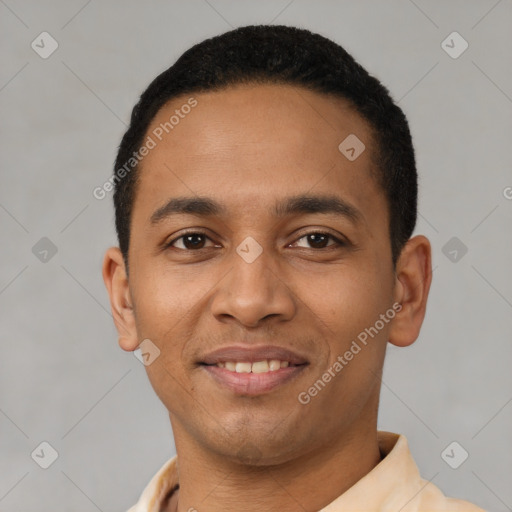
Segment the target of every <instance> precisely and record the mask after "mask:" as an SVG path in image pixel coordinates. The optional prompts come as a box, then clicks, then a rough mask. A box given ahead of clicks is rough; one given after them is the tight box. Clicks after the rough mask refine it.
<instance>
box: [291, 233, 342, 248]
mask: <svg viewBox="0 0 512 512" xmlns="http://www.w3.org/2000/svg"><path fill="white" fill-rule="evenodd" d="M301 241H302V244H301ZM329 241H332V243H329ZM295 244H296V245H297V246H298V247H306V248H308V249H325V248H327V247H331V246H332V245H338V246H342V245H345V244H344V243H343V242H342V241H341V240H338V239H337V238H336V237H334V236H332V235H330V234H329V233H322V232H319V231H315V232H312V233H308V234H306V235H303V236H302V237H301V238H299V239H298V240H297V242H295ZM304 244H308V245H304Z"/></svg>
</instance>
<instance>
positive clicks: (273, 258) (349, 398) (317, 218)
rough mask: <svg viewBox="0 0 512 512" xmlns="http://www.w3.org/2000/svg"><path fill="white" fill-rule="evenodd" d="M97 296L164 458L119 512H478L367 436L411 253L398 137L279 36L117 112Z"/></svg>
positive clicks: (244, 46) (426, 270)
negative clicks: (107, 239)
mask: <svg viewBox="0 0 512 512" xmlns="http://www.w3.org/2000/svg"><path fill="white" fill-rule="evenodd" d="M112 183H113V184H114V185H115V187H116V190H115V195H114V203H115V209H116V228H117V233H118V237H119V248H111V249H109V250H108V251H107V253H106V256H105V261H104V265H103V277H104V280H105V283H106V286H107V289H108V292H109V295H110V301H111V307H112V312H113V316H114V321H115V324H116V327H117V330H118V333H119V344H120V346H121V347H122V348H123V349H124V350H127V351H133V350H136V349H137V348H138V347H139V346H140V348H141V350H142V353H143V358H144V362H145V364H147V366H146V369H147V373H148V377H149V379H150V381H151V384H152V386H153V388H154V390H155V392H156V393H157V395H158V396H159V397H160V399H161V400H162V402H163V403H164V405H165V406H166V407H167V409H168V411H169V418H170V421H171V424H172V428H173V434H174V438H175V444H176V451H177V457H176V458H173V459H171V460H170V461H168V462H167V463H166V464H165V465H164V466H163V467H162V468H161V469H160V470H159V472H158V473H157V474H156V475H155V477H154V478H153V479H152V481H151V482H150V483H149V485H148V486H147V487H146V489H145V490H144V492H143V493H142V495H141V497H140V500H139V502H138V503H137V505H135V506H134V507H132V508H131V509H130V511H131V512H143V511H144V512H146V511H148V512H149V511H155V512H156V511H164V510H165V511H179V512H184V511H194V510H196V511H199V512H216V511H219V512H220V511H223V512H225V511H231V510H237V511H238V510H244V511H279V512H284V511H318V510H322V511H325V512H334V511H342V510H343V511H352V512H353V511H377V510H378V511H391V510H393V511H399V510H400V511H402V512H407V511H413V510H414V511H429V512H432V511H478V510H481V509H479V508H478V507H476V506H474V505H471V504H469V503H467V502H463V501H460V500H454V499H449V498H446V497H444V496H443V494H442V493H441V491H440V490H439V489H438V488H437V487H435V486H434V485H433V484H430V483H428V482H426V481H425V480H422V479H421V477H420V476H419V473H418V469H417V467H416V465H415V463H414V461H413V460H412V457H411V455H410V453H409V450H408V447H407V441H406V439H405V438H404V437H403V436H398V435H396V434H391V433H386V432H377V411H378V402H379V391H380V383H381V375H382V367H383V362H384V356H385V350H386V345H387V343H388V342H389V343H392V344H394V345H397V346H407V345H410V344H412V343H413V342H414V341H415V340H416V338H417V337H418V334H419V330H420V327H421V324H422V321H423V318H424V315H425V309H426V302H427V296H428V292H429V288H430V283H431V249H430V244H429V242H428V240H427V239H426V238H425V237H424V236H421V235H418V236H415V237H413V238H410V237H411V234H412V232H413V229H414V226H415V222H416V201H417V175H416V169H415V160H414V151H413V147H412V143H411V137H410V133H409V128H408V125H407V121H406V119H405V116H404V115H403V113H402V111H401V110H400V109H399V108H398V107H397V106H396V105H394V104H393V102H392V100H391V98H390V97H389V94H388V92H387V90H386V89H385V88H384V87H383V86H382V85H381V84H380V82H378V81H377V80H376V79H375V78H373V77H371V76H370V75H368V73H367V72H366V71H365V70H364V69H363V68H361V66H360V65H359V64H357V63H356V62H355V61H354V60H353V58H352V57H351V56H350V55H348V54H347V53H346V52H345V51H344V50H343V49H342V48H341V47H339V46H338V45H336V44H335V43H333V42H332V41H329V40H328V39H325V38H324V37H322V36H319V35H316V34H312V33H310V32H308V31H306V30H299V29H295V28H292V27H275V26H255V27H244V28H240V29H237V30H234V31H231V32H228V33H226V34H223V35H221V36H218V37H215V38H212V39H209V40H206V41H204V42H202V43H200V44H198V45H196V46H194V47H193V48H191V49H190V50H188V51H187V52H185V54H183V56H182V57H181V58H180V59H179V60H178V61H177V62H176V63H175V64H174V66H172V67H171V68H169V69H168V70H167V71H165V72H164V73H162V74H161V75H160V76H158V77H157V78H156V79H155V80H154V81H153V82H152V83H151V84H150V86H149V87H148V89H147V90H146V91H145V92H144V93H143V94H142V96H141V99H140V101H139V103H138V104H137V105H136V106H135V108H134V110H133V113H132V118H131V123H130V127H129V129H128V131H127V132H126V134H125V135H124V137H123V140H122V142H121V145H120V148H119V153H118V156H117V160H116V164H115V173H114V176H113V177H112Z"/></svg>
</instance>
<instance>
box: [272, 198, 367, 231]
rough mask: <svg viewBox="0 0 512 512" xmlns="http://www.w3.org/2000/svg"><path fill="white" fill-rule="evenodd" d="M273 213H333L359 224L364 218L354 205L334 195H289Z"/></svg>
mask: <svg viewBox="0 0 512 512" xmlns="http://www.w3.org/2000/svg"><path fill="white" fill-rule="evenodd" d="M274 213H275V215H277V216H278V217H284V216H287V215H293V214H305V213H334V214H336V215H340V216H343V217H346V218H348V219H349V220H350V221H352V222H353V223H354V224H360V223H361V222H362V221H363V220H364V216H363V214H362V213H361V212H360V211H359V210H358V209H357V208H356V207H355V206H354V205H352V204H350V203H349V202H347V201H345V200H343V199H341V198H339V197H338V196H335V195H299V196H294V197H290V198H287V199H285V200H284V201H281V202H279V203H278V204H277V205H276V206H275V209H274Z"/></svg>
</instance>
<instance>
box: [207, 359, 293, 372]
mask: <svg viewBox="0 0 512 512" xmlns="http://www.w3.org/2000/svg"><path fill="white" fill-rule="evenodd" d="M217 366H218V367H219V368H225V369H226V370H229V371H230V372H236V373H267V372H275V371H277V370H279V369H280V368H287V367H288V366H290V362H289V361H279V360H278V359H270V360H266V359H264V360H262V361H256V362H254V363H249V362H245V361H239V362H235V361H226V362H221V363H217Z"/></svg>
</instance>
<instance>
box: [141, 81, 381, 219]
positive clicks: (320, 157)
mask: <svg viewBox="0 0 512 512" xmlns="http://www.w3.org/2000/svg"><path fill="white" fill-rule="evenodd" d="M190 105H194V106H192V107H191V106H190ZM146 138H151V140H152V144H153V143H154V147H153V149H151V150H150V151H149V153H148V154H147V155H146V156H145V157H144V158H143V160H142V162H141V163H140V164H139V170H140V173H141V175H140V176H141V179H140V184H139V187H138V191H137V197H136V201H135V207H134V216H135V210H138V211H139V212H141V211H142V212H143V213H144V216H145V217H146V218H148V217H149V216H150V214H151V212H150V211H149V208H151V207H153V208H154V207H155V206H157V205H158V204H160V203H162V202H164V201H167V200H168V199H169V197H172V196H183V195H203V196H210V197H215V198H217V199H218V200H219V201H220V202H223V203H229V204H231V205H232V206H233V207H240V208H244V210H245V211H250V210H257V209H258V208H263V207H265V208H268V207H269V206H270V205H273V204H274V203H275V200H276V199H278V198H281V197H284V196H286V195H298V194H304V193H305V192H309V191H314V192H318V193H322V192H323V193H326V192H329V193H331V194H332V193H333V192H336V191H338V192H340V194H342V195H343V196H344V197H345V198H347V199H350V200H352V202H354V203H357V204H358V205H359V207H360V208H362V209H364V208H365V206H367V207H370V206H371V205H375V200H376V197H375V196H380V199H379V197H377V200H380V201H381V202H382V201H384V199H383V197H382V196H383V194H382V193H381V191H380V189H379V187H378V186H377V184H376V183H375V181H374V179H373V178H372V174H373V169H374V165H373V161H372V154H373V146H374V143H373V141H372V135H371V130H370V128H369V126H368V123H367V122H366V121H365V120H364V119H363V118H362V117H361V116H360V115H359V114H358V113H357V112H356V111H355V110H354V109H353V108H352V107H351V106H350V105H349V104H348V102H346V101H344V100H343V99H340V98H337V97H333V96H329V95H324V94H319V93H316V92H312V91H308V90H306V89H303V88H300V87H293V86H289V85H241V86H236V87H230V88H227V89H223V90H220V91H215V92H206V93H197V94H191V95H187V96H182V97H179V98H175V99H173V100H172V101H170V102H168V103H167V104H166V105H165V106H164V107H163V108H162V109H160V111H159V112H158V113H157V115H156V116H155V118H154V119H153V121H152V122H151V125H150V126H149V128H148V130H147V133H146ZM343 141H349V143H350V144H349V146H352V147H354V148H355V151H357V152H358V153H359V151H361V148H362V147H363V146H362V145H361V144H360V143H362V144H364V147H365V149H364V151H362V153H361V154H360V155H359V156H358V157H357V158H356V159H355V160H351V159H349V158H347V155H346V154H344V153H343V151H340V149H339V146H340V144H342V150H343V149H346V148H345V146H346V144H345V146H344V145H343ZM358 141H360V143H359V142H358ZM354 142H355V143H356V145H354ZM357 144H359V145H357ZM349 149H350V148H349ZM348 155H349V156H352V155H353V152H351V153H349V154H348ZM356 156H357V154H356ZM384 208H385V204H384ZM381 215H382V212H381Z"/></svg>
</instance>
